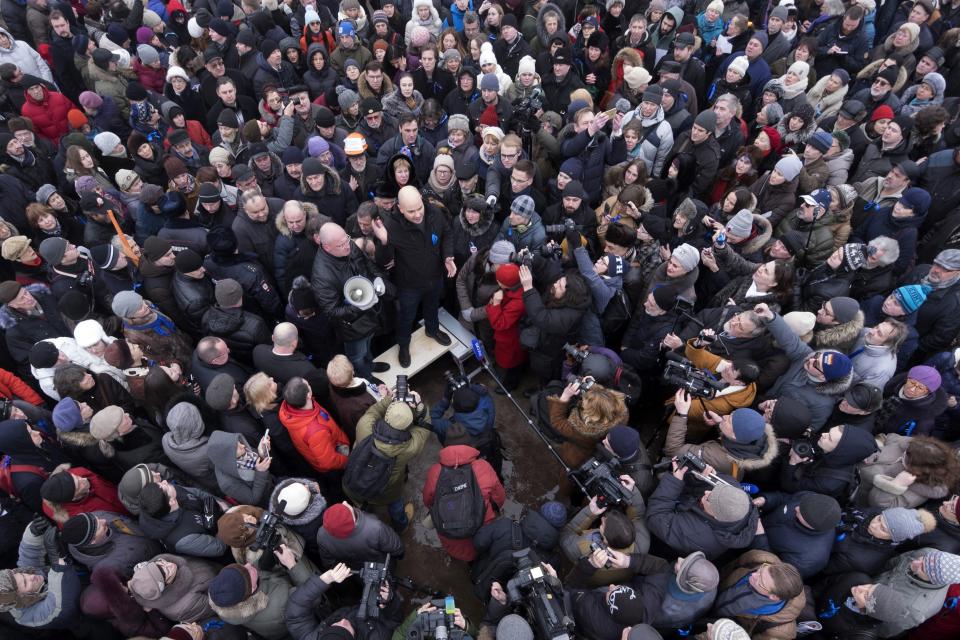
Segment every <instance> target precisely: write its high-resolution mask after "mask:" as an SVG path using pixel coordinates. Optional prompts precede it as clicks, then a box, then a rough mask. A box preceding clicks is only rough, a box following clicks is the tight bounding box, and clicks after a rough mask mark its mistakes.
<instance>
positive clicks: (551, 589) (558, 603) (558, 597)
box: [507, 547, 574, 640]
mask: <svg viewBox="0 0 960 640" xmlns="http://www.w3.org/2000/svg"><path fill="white" fill-rule="evenodd" d="M513 557H514V558H515V559H516V561H517V569H518V570H517V574H516V575H515V576H514V577H512V578H510V580H509V581H508V582H507V594H508V595H509V597H510V601H511V602H522V603H523V605H524V609H525V610H526V613H527V620H528V621H529V622H530V624H531V626H533V627H534V630H535V632H534V635H535V637H537V638H544V639H548V640H572V639H573V637H574V635H573V634H574V623H573V618H571V617H570V616H569V615H568V614H567V612H566V610H565V609H564V603H563V592H562V590H561V588H560V586H559V584H558V581H556V580H555V579H553V578H551V577H550V576H549V575H548V574H547V572H546V571H545V570H544V569H543V567H542V566H540V565H539V564H534V562H533V560H532V559H531V558H530V549H529V547H528V548H526V549H521V550H520V551H514V552H513ZM553 583H557V585H556V586H555V585H554V584H553Z"/></svg>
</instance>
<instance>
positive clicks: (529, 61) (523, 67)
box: [517, 56, 537, 75]
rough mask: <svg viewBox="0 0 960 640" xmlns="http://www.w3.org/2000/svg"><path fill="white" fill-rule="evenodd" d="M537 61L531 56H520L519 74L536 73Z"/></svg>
mask: <svg viewBox="0 0 960 640" xmlns="http://www.w3.org/2000/svg"><path fill="white" fill-rule="evenodd" d="M536 72H537V61H536V60H534V59H533V58H531V57H530V56H523V57H522V58H520V65H519V66H518V67H517V75H519V74H521V73H536Z"/></svg>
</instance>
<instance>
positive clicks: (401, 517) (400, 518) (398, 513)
mask: <svg viewBox="0 0 960 640" xmlns="http://www.w3.org/2000/svg"><path fill="white" fill-rule="evenodd" d="M403 507H404V502H403V500H402V499H401V500H397V501H396V502H391V503H390V504H389V505H387V511H389V512H390V520H391V521H393V526H394V528H396V529H406V528H407V525H408V524H410V521H409V520H407V514H406V512H404V510H403Z"/></svg>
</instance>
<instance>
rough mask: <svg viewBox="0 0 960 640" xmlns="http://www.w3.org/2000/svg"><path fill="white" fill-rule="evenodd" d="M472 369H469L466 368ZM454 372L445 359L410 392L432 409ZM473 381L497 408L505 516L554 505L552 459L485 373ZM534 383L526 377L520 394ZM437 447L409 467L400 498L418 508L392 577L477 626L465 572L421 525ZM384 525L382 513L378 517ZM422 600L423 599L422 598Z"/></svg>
mask: <svg viewBox="0 0 960 640" xmlns="http://www.w3.org/2000/svg"><path fill="white" fill-rule="evenodd" d="M472 366H473V365H472V364H471V365H470V367H468V369H469V368H471V367H472ZM447 369H454V364H453V361H452V359H451V357H450V356H444V357H442V358H441V359H440V360H438V361H437V362H435V363H433V364H432V365H431V366H429V367H428V368H427V369H424V370H423V371H421V372H420V373H418V374H417V375H416V376H414V377H413V378H411V379H410V388H411V389H414V390H416V391H418V392H419V393H420V394H421V396H422V397H423V398H424V400H425V401H426V402H427V403H428V404H432V403H433V402H434V401H436V400H437V399H439V398H440V397H441V395H442V394H443V389H444V386H445V384H446V381H445V380H444V377H443V372H444V371H445V370H447ZM473 382H476V383H480V384H483V385H485V386H486V387H487V388H488V389H489V390H490V392H491V395H492V397H493V398H494V402H495V403H496V408H497V422H496V425H497V430H498V431H499V433H500V437H501V438H502V440H503V446H504V462H503V482H504V486H505V489H506V493H507V501H506V503H505V504H504V512H505V513H506V514H507V515H509V516H514V517H516V516H519V515H520V513H521V511H522V509H523V508H524V506H539V505H540V504H542V503H543V502H545V501H547V500H552V499H553V498H554V497H555V496H556V494H557V491H558V488H559V481H560V479H561V478H562V476H563V470H562V469H561V467H560V465H559V464H558V463H557V461H556V460H555V459H554V458H553V456H551V455H550V452H549V451H547V449H546V447H545V446H544V444H543V443H542V442H541V441H540V440H539V439H538V438H537V436H536V435H535V434H534V433H532V432H531V431H530V427H529V425H527V423H526V421H525V420H524V419H523V417H522V416H520V414H519V413H518V412H517V409H516V408H515V407H514V406H513V404H512V403H511V402H510V401H509V399H508V398H507V397H506V396H502V395H499V394H497V393H494V389H495V388H496V385H495V383H494V382H493V381H492V380H491V379H490V376H489V375H487V374H486V373H485V372H481V373H479V374H478V375H477V376H476V377H475V378H474V379H473ZM534 384H536V381H535V379H534V378H533V377H532V376H529V375H528V377H527V378H526V379H525V380H524V384H522V385H521V387H520V389H524V388H527V387H530V386H533V385H534ZM516 398H517V400H518V401H519V402H520V405H521V406H522V407H524V408H525V409H526V408H527V407H528V406H529V404H530V401H529V400H528V399H527V398H524V397H523V395H522V393H520V392H519V391H518V393H517V395H516ZM439 451H440V443H439V441H438V440H437V439H436V437H432V438H431V439H430V441H429V442H428V443H427V446H426V447H425V448H424V450H423V452H422V454H421V455H420V456H419V457H418V458H417V460H416V461H415V462H414V463H413V464H411V465H410V477H409V478H408V480H407V484H406V488H405V490H404V497H405V498H406V500H407V501H408V502H412V503H413V504H414V507H415V508H416V512H415V515H414V521H413V524H412V525H411V526H410V528H409V529H408V530H407V531H406V533H405V534H404V536H403V541H404V543H405V545H406V554H405V556H404V558H403V559H402V560H401V561H400V562H399V563H397V567H396V574H397V575H398V576H405V577H408V578H410V579H412V580H413V581H414V582H416V583H418V584H420V585H422V586H424V587H427V588H430V589H435V590H437V591H440V592H443V593H444V594H449V595H453V596H454V598H455V599H456V602H457V606H458V607H460V608H461V609H463V610H464V611H465V612H466V613H467V617H468V618H469V619H470V620H471V622H474V623H478V622H479V621H480V619H481V618H482V615H483V611H482V606H481V604H480V602H479V601H478V600H477V599H476V597H475V596H474V594H473V586H472V584H471V583H470V576H469V568H468V566H467V564H466V563H465V562H461V561H459V560H454V559H452V558H451V557H450V556H449V555H447V553H446V552H445V551H444V550H443V547H442V546H441V545H440V540H439V539H438V538H437V534H436V533H435V532H434V531H433V530H432V529H429V528H427V527H426V526H424V525H423V523H422V520H423V518H424V517H426V516H427V515H428V510H427V508H426V507H424V506H423V498H422V496H421V493H420V490H421V489H422V488H423V483H424V480H425V478H426V474H427V470H428V469H429V468H430V466H431V465H433V464H434V463H435V462H436V461H437V458H438V452H439ZM377 513H378V515H379V516H380V517H381V518H382V519H383V520H384V521H388V518H387V514H386V510H381V511H379V512H377ZM403 593H404V596H405V597H406V598H408V599H410V598H416V597H417V596H414V595H411V594H410V593H409V592H403ZM420 597H422V596H420Z"/></svg>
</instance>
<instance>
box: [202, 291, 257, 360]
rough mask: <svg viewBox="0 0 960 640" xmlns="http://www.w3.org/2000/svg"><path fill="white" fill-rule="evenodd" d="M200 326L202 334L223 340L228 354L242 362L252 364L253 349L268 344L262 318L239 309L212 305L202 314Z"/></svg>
mask: <svg viewBox="0 0 960 640" xmlns="http://www.w3.org/2000/svg"><path fill="white" fill-rule="evenodd" d="M201 326H202V327H203V332H204V334H206V335H210V336H217V337H219V338H223V340H224V341H225V342H226V343H227V346H228V347H230V354H231V355H232V356H233V357H235V358H237V359H238V360H241V361H242V362H247V363H250V362H252V361H253V360H252V359H253V348H254V347H255V346H257V345H258V344H267V343H269V342H270V329H269V328H267V323H266V322H264V321H263V318H261V317H260V316H258V315H255V314H253V313H250V312H249V311H244V310H243V309H239V308H237V309H224V308H223V307H221V306H219V305H214V306H212V307H210V308H209V309H207V311H206V313H204V314H203V319H202V320H201Z"/></svg>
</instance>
